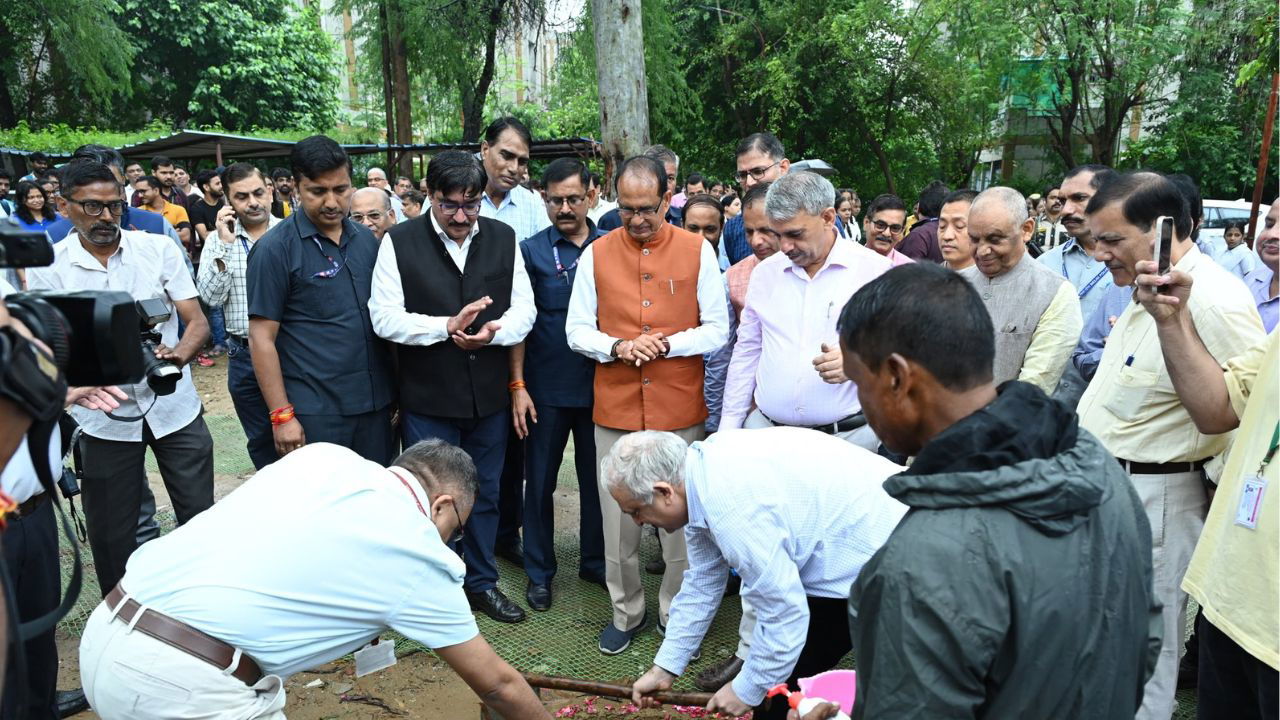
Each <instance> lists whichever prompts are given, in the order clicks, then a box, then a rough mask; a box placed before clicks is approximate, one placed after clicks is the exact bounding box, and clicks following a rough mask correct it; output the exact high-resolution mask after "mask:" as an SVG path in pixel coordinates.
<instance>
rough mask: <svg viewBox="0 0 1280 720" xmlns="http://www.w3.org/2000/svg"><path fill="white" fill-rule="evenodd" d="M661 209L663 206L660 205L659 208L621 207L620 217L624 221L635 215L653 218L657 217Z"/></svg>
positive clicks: (619, 209)
mask: <svg viewBox="0 0 1280 720" xmlns="http://www.w3.org/2000/svg"><path fill="white" fill-rule="evenodd" d="M661 209H662V206H661V205H658V206H657V207H647V208H629V207H623V206H621V205H619V206H618V217H621V218H624V219H625V218H630V217H632V216H635V215H639V216H641V217H653V216H655V215H657V214H658V211H659V210H661Z"/></svg>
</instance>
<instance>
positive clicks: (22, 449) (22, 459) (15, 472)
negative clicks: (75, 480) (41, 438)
mask: <svg viewBox="0 0 1280 720" xmlns="http://www.w3.org/2000/svg"><path fill="white" fill-rule="evenodd" d="M61 451H62V435H61V433H59V432H58V430H57V428H54V431H53V434H52V435H50V436H49V471H50V472H51V473H52V474H53V481H54V482H55V483H56V482H58V477H59V476H60V475H61V474H62V454H61ZM0 490H3V491H4V492H5V494H6V495H8V496H9V497H11V498H13V500H14V502H16V503H18V504H22V503H24V502H26V501H28V500H30V499H31V498H33V497H35V496H37V495H39V494H40V493H42V492H44V487H43V486H41V485H40V477H39V476H38V475H36V466H35V465H33V464H32V463H31V449H30V446H29V445H28V444H27V438H26V437H23V438H22V442H20V443H18V449H17V450H14V451H13V457H11V458H9V462H7V463H5V466H4V471H3V472H0Z"/></svg>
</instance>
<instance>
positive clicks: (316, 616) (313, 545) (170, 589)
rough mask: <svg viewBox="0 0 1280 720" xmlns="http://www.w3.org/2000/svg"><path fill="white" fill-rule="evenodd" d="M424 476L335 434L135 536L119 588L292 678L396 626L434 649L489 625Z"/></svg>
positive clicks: (265, 668)
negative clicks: (174, 525)
mask: <svg viewBox="0 0 1280 720" xmlns="http://www.w3.org/2000/svg"><path fill="white" fill-rule="evenodd" d="M429 507H430V501H429V498H428V496H427V492H426V491H425V490H424V489H423V487H422V485H421V484H420V483H419V482H418V480H417V478H416V477H414V476H413V475H412V474H410V473H408V472H407V471H405V470H404V469H403V468H395V472H394V473H393V471H392V470H389V469H387V468H384V467H382V466H381V465H378V464H377V463H373V462H369V461H368V460H365V459H364V458H362V457H360V456H359V455H357V454H356V453H354V452H352V451H351V450H348V449H346V448H343V447H339V446H337V445H331V444H329V443H316V444H314V445H307V446H306V447H303V448H302V449H300V450H295V451H294V452H291V453H289V454H288V455H287V456H285V457H283V458H281V459H280V460H277V461H276V462H274V463H272V464H271V465H268V466H267V467H265V468H263V469H262V470H259V471H258V474H257V475H254V476H253V477H251V478H249V480H248V481H246V482H245V483H244V484H243V485H241V486H240V487H238V488H236V489H235V490H234V491H232V493H231V494H230V495H228V496H227V497H225V498H223V499H222V500H221V501H219V502H218V503H216V504H214V506H213V507H211V508H209V509H208V510H205V511H204V512H202V513H200V514H199V515H197V516H196V517H194V518H192V519H191V521H190V522H188V523H187V524H185V525H183V526H182V527H180V528H178V529H177V530H174V531H173V532H171V533H169V534H168V535H165V536H164V537H162V538H159V539H157V540H153V541H151V542H149V543H147V544H145V545H143V546H142V547H140V548H138V550H137V551H135V552H134V553H133V556H132V557H130V558H129V563H128V565H127V566H126V571H125V576H124V579H123V580H121V581H120V585H121V587H123V588H124V590H125V592H127V593H128V594H129V596H130V597H132V598H134V599H135V600H137V601H138V602H139V603H141V604H143V605H145V606H146V607H148V608H151V609H153V610H156V611H158V612H161V613H164V614H165V615H168V616H170V617H172V618H175V619H177V620H181V621H182V622H185V623H187V624H188V625H190V626H192V627H194V628H196V629H197V630H200V631H202V632H205V633H208V634H209V635H212V636H213V637H216V638H218V639H219V640H222V641H223V642H226V643H227V644H229V645H232V646H234V647H237V648H239V649H241V650H243V651H244V653H245V654H246V655H249V656H250V657H252V658H253V659H254V660H256V661H257V662H258V665H259V666H260V667H261V668H262V670H263V672H265V673H267V674H270V675H279V676H281V677H288V676H289V675H292V674H294V673H296V672H299V671H301V670H306V669H307V668H312V667H316V666H317V665H323V664H324V663H327V662H329V661H331V660H334V659H336V658H339V657H341V656H343V655H345V654H347V653H349V652H351V651H353V650H356V649H358V648H360V647H361V646H363V645H366V644H368V643H369V642H370V641H372V640H373V639H374V638H376V637H378V635H379V634H380V633H382V632H383V631H385V630H386V629H387V628H390V629H392V630H395V631H396V632H398V633H400V634H402V635H404V636H405V637H408V638H411V639H413V640H417V641H418V642H420V643H422V644H423V645H425V646H426V647H429V648H432V649H436V648H442V647H449V646H451V645H457V644H459V643H463V642H466V641H468V640H470V639H471V638H474V637H475V636H476V635H477V634H479V630H478V628H477V627H476V621H475V617H474V616H473V615H472V614H471V608H470V606H469V605H468V603H467V598H466V595H465V593H463V591H462V578H463V576H464V575H465V574H466V567H465V566H464V565H463V564H462V560H461V559H460V558H459V557H458V555H457V553H455V552H453V551H452V550H450V549H449V548H448V546H446V545H445V544H444V542H443V541H442V540H441V539H440V532H439V531H438V530H437V529H436V526H435V525H434V524H433V523H432V522H431V520H430V519H429V518H428V517H427V514H426V513H427V510H426V509H427V508H429Z"/></svg>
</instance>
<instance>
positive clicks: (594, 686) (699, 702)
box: [523, 673, 711, 707]
mask: <svg viewBox="0 0 1280 720" xmlns="http://www.w3.org/2000/svg"><path fill="white" fill-rule="evenodd" d="M523 675H524V679H525V682H527V683H529V684H530V685H531V686H533V687H536V688H547V689H549V690H569V691H571V692H580V693H585V694H587V695H601V696H603V697H611V698H618V699H621V700H630V699H631V686H630V685H616V684H614V683H603V682H595V681H592V680H578V679H577V678H562V677H552V676H550V675H537V674H535V673H523ZM649 697H652V698H653V699H654V700H657V701H658V702H660V703H663V704H666V705H696V706H698V707H705V706H706V704H707V703H709V702H711V693H691V692H667V691H660V692H656V693H653V694H652V695H650V696H649Z"/></svg>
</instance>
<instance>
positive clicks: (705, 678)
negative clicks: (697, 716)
mask: <svg viewBox="0 0 1280 720" xmlns="http://www.w3.org/2000/svg"><path fill="white" fill-rule="evenodd" d="M740 672H742V658H740V657H738V656H737V655H730V656H729V657H728V658H725V659H724V660H721V661H720V662H718V663H716V664H715V665H712V666H711V667H709V668H707V669H706V670H703V671H702V672H700V673H698V677H696V678H694V680H693V684H694V686H695V687H697V688H698V689H699V690H702V691H703V692H717V691H718V690H720V688H722V687H724V686H725V685H728V684H729V683H731V682H733V679H734V678H735V677H737V676H738V673H740Z"/></svg>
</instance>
